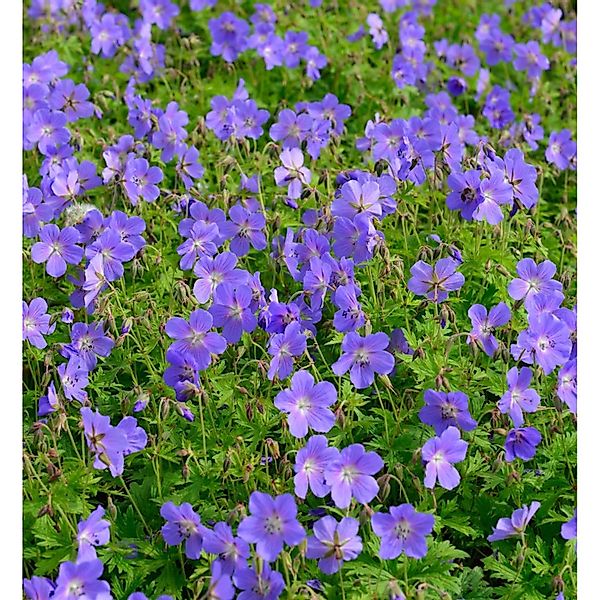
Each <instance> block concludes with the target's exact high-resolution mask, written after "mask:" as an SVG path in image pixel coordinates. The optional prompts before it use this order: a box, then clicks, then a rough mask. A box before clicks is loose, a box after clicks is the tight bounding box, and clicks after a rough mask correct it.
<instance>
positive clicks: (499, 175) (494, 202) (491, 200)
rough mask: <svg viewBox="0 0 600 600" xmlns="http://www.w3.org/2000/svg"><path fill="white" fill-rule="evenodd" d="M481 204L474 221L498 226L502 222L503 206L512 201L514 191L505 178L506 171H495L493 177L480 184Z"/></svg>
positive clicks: (476, 209) (475, 213) (474, 215)
mask: <svg viewBox="0 0 600 600" xmlns="http://www.w3.org/2000/svg"><path fill="white" fill-rule="evenodd" d="M479 192H480V199H481V202H479V204H478V205H477V206H476V207H475V210H474V211H473V219H475V220H476V221H487V222H488V223H489V224H490V225H497V224H498V223H500V221H502V219H503V218H504V215H503V214H502V209H501V206H502V205H503V204H509V203H510V202H511V201H512V197H513V189H512V187H511V185H510V184H509V183H507V181H506V180H505V178H504V171H501V170H500V169H493V171H492V173H491V176H490V177H489V178H487V179H483V180H482V181H481V183H480V184H479Z"/></svg>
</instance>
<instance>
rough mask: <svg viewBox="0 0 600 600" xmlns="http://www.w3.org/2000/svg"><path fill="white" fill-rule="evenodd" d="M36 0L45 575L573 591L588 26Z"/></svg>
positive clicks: (377, 589)
mask: <svg viewBox="0 0 600 600" xmlns="http://www.w3.org/2000/svg"><path fill="white" fill-rule="evenodd" d="M26 4H27V7H26V10H27V19H28V24H27V28H28V30H27V31H28V32H29V33H30V34H31V36H32V40H35V44H36V45H37V44H38V42H39V40H40V39H42V40H43V39H45V38H48V41H47V42H46V41H44V43H43V44H42V45H43V47H44V50H45V49H46V48H48V47H53V45H56V48H55V49H52V50H49V51H46V50H45V51H43V52H41V51H40V50H39V49H38V48H37V47H36V48H35V49H34V51H33V53H32V51H31V49H27V52H26V56H27V57H28V62H25V63H24V65H23V149H24V151H25V161H24V170H25V174H24V175H23V218H22V226H23V237H24V257H25V260H24V263H25V264H24V267H25V270H24V273H25V278H26V283H25V286H24V300H23V322H22V331H23V341H24V347H25V353H26V358H25V369H24V387H25V403H24V406H25V411H26V417H27V418H26V421H25V422H26V424H27V427H28V428H30V429H31V431H30V432H28V433H27V434H26V444H25V445H24V447H25V458H24V464H25V476H26V477H27V478H28V482H29V483H30V485H28V486H27V500H28V502H30V508H27V509H26V510H27V512H26V519H27V529H28V535H30V536H31V540H30V542H31V543H30V544H29V545H30V546H31V547H30V548H28V550H27V552H26V559H25V562H26V567H25V574H26V577H25V579H24V584H23V586H24V593H25V596H26V597H27V598H28V599H30V600H50V599H52V600H71V599H74V598H86V599H89V600H109V599H111V598H127V599H128V600H143V599H147V598H148V597H150V598H158V600H173V599H174V598H175V599H179V598H186V597H188V596H189V597H192V595H193V597H203V598H208V599H210V600H230V599H232V598H238V599H241V600H275V599H276V598H279V597H289V598H300V597H308V596H309V595H310V597H311V598H312V597H314V598H317V597H332V598H333V597H335V598H338V597H341V598H345V597H348V598H351V597H352V598H361V597H378V598H379V597H381V598H394V599H399V598H403V599H406V598H409V599H410V598H421V597H425V596H423V594H425V590H434V591H435V593H436V594H438V595H439V596H440V597H442V596H443V597H446V596H447V597H450V596H452V597H457V598H458V597H463V596H464V597H472V598H475V597H482V598H484V597H486V598H487V597H492V593H491V592H490V590H489V589H487V587H488V584H487V583H481V581H482V580H483V570H482V569H483V568H484V569H485V570H486V572H489V573H491V578H492V579H496V580H497V579H499V578H503V579H504V580H506V578H507V573H508V574H510V573H512V574H513V575H514V577H513V579H514V580H513V581H509V582H508V587H506V588H503V589H504V592H506V593H507V594H509V595H510V597H512V594H513V592H514V593H515V594H517V595H519V597H523V598H529V597H532V598H533V597H535V598H538V597H550V596H549V594H552V597H553V598H554V597H556V595H557V594H558V598H561V597H564V596H563V595H562V594H563V593H564V591H565V590H567V589H568V590H569V592H571V591H573V590H572V589H571V588H573V587H574V585H575V582H574V581H573V580H572V578H573V573H572V563H573V560H574V557H573V556H574V555H573V550H572V547H573V549H574V547H575V543H574V542H569V543H568V544H566V545H565V541H568V540H571V539H573V538H576V533H577V532H576V527H577V512H576V508H575V506H574V499H573V489H574V487H575V481H574V478H573V468H572V465H571V462H570V457H572V456H573V452H574V447H575V441H574V440H575V435H574V430H573V424H574V423H576V415H577V341H576V336H577V310H576V303H575V301H574V290H573V285H572V277H573V270H572V268H571V266H570V265H572V264H573V262H574V255H575V252H574V241H573V238H572V235H571V234H572V231H573V229H574V225H573V223H574V211H573V210H572V202H571V200H572V197H573V194H572V193H571V187H570V182H571V181H572V180H570V179H569V177H570V176H571V178H572V177H573V176H572V174H571V173H570V172H572V171H576V169H577V143H576V140H575V137H576V136H575V132H574V131H573V130H572V129H570V128H569V127H572V122H573V121H572V119H571V111H570V108H569V109H568V114H566V116H565V118H564V119H560V118H558V117H556V116H555V115H553V114H552V110H553V109H552V108H551V107H550V108H549V107H548V106H547V105H548V104H549V103H550V104H552V106H554V110H558V106H559V105H561V106H562V104H561V102H562V103H569V102H571V100H572V98H571V97H570V96H569V94H570V88H569V87H568V86H569V85H570V83H569V82H570V81H571V80H572V79H573V78H574V73H575V66H576V59H575V52H576V20H575V19H574V18H571V16H570V14H564V13H563V10H562V9H561V8H556V7H554V6H553V5H551V4H550V3H548V2H545V3H543V4H539V5H531V6H530V3H529V2H526V3H525V4H526V5H527V6H525V7H523V6H519V7H516V5H515V6H514V7H513V2H511V1H510V0H506V2H504V3H502V2H497V3H495V5H494V6H489V7H488V6H486V7H485V10H490V11H491V10H492V9H494V10H495V11H496V12H491V13H483V12H482V11H481V10H479V8H478V9H477V11H475V14H474V15H470V16H469V17H468V18H467V19H466V24H465V26H464V27H462V26H461V28H460V31H457V28H456V27H455V25H452V26H449V25H448V23H447V22H446V24H444V18H443V16H442V18H441V20H440V17H439V13H443V11H444V10H445V7H444V6H443V3H442V2H438V3H436V0H380V1H379V3H372V4H373V6H369V7H363V6H360V7H357V6H355V5H354V4H353V5H352V8H351V7H348V8H347V10H348V11H350V10H354V9H356V11H357V14H360V19H359V20H358V22H356V19H354V17H353V18H350V16H349V14H346V13H344V12H343V10H342V8H341V5H342V4H344V3H328V2H327V0H325V1H324V2H321V0H310V1H309V2H303V3H301V4H302V8H301V9H298V10H296V8H295V7H294V10H291V9H290V8H289V7H287V6H285V7H284V6H283V5H281V3H280V2H275V3H274V4H273V5H270V4H265V3H257V4H254V5H253V6H251V3H250V4H247V3H237V4H236V7H235V12H232V10H234V9H232V7H231V6H229V5H228V6H226V4H227V3H223V2H219V1H218V0H189V1H188V0H185V1H184V0H177V1H176V0H139V2H137V3H134V4H135V6H133V5H132V7H130V8H129V9H127V11H126V12H119V10H118V8H117V6H119V7H121V10H125V9H124V8H122V7H123V6H124V4H123V3H117V4H116V6H111V5H104V4H102V3H99V2H96V0H84V1H82V2H73V1H71V0H30V1H29V2H27V3H26ZM334 4H335V6H334ZM350 4H352V3H350ZM447 4H448V8H449V10H451V11H454V12H453V13H452V14H451V16H450V17H448V18H450V19H455V18H459V13H460V18H462V12H463V10H464V7H463V6H462V4H461V3H460V2H459V3H457V2H448V3H447ZM329 5H331V6H329ZM338 5H339V6H338ZM457 6H458V8H457ZM230 9H231V10H230ZM457 11H458V12H457ZM330 17H331V22H330V21H329V18H330ZM473 19H475V20H473ZM349 22H355V25H354V26H353V27H352V28H351V29H350V30H348V31H346V29H345V28H346V27H347V26H348V23H349ZM340 23H342V25H340ZM356 26H358V29H355V28H356ZM509 28H510V29H509ZM509 31H510V32H511V33H509ZM63 38H64V39H65V46H64V48H63V47H61V46H59V45H58V42H57V40H59V39H63ZM330 44H331V46H330ZM323 52H325V53H326V54H327V56H325V54H323ZM345 54H346V55H347V56H348V57H349V59H348V64H343V63H344V60H345V59H343V56H344V55H345ZM260 59H262V60H260ZM77 61H79V62H77ZM361 65H362V66H361ZM557 70H558V75H556V72H557ZM271 71H273V73H270V72H271ZM561 77H562V78H564V79H565V81H566V82H567V83H566V84H565V85H564V86H563V87H561V86H560V85H558V84H557V80H559V79H560V78H561ZM344 79H346V81H344ZM554 88H556V89H554ZM559 88H560V89H559ZM565 90H567V91H565ZM561 94H562V95H563V96H561ZM561 110H562V108H561ZM567 117H568V118H567ZM565 125H566V126H565ZM363 131H364V133H360V134H358V135H357V133H358V132H363ZM544 174H545V175H544ZM559 180H560V185H559V184H558V183H557V182H559ZM563 185H564V193H563V191H562V190H561V189H559V187H562V186H563ZM540 215H541V218H540ZM551 227H554V233H555V234H556V235H551V234H548V233H546V229H549V228H551ZM563 232H564V235H563ZM134 414H135V416H134ZM531 465H534V466H533V467H531ZM544 470H547V471H548V473H545V472H544ZM40 473H41V475H40ZM42 477H43V478H45V479H42ZM538 477H539V478H540V479H539V480H537V479H536V478H538ZM44 481H46V483H44ZM540 482H541V483H540ZM38 486H41V487H39V489H38ZM559 486H562V488H560V489H559ZM544 487H548V488H553V489H552V491H550V492H548V493H547V495H545V496H544V497H542V494H543V493H545V492H544ZM554 488H556V489H554ZM542 501H543V502H542ZM515 506H517V507H518V506H522V508H517V509H515V510H514V512H512V515H511V517H510V518H508V517H500V516H499V515H502V514H510V511H511V510H512V509H513V507H515ZM475 507H476V508H475ZM538 510H539V511H540V513H539V516H542V519H540V518H539V516H538V519H536V521H534V520H533V517H534V515H535V514H536V512H537V511H538ZM461 511H462V512H461ZM478 512H479V513H481V514H479V515H478V516H477V515H476V513H478ZM496 519H499V520H498V521H497V524H496V526H495V527H493V522H496ZM536 522H537V523H536ZM475 524H476V526H475ZM537 524H539V525H540V527H541V526H542V524H543V525H544V527H546V526H547V528H548V531H550V528H552V527H554V530H553V531H551V534H556V536H555V539H554V540H553V542H552V543H549V544H548V546H549V549H548V552H550V549H551V552H552V555H550V554H548V555H547V556H543V555H542V552H541V550H540V548H541V545H542V542H539V543H538V544H537V545H535V550H534V545H533V544H532V545H531V546H528V545H527V539H526V535H527V536H530V535H534V532H535V529H536V525H537ZM490 529H492V533H491V534H489V531H490ZM29 530H30V531H29ZM532 530H534V531H533V532H532ZM484 532H485V533H484ZM559 535H560V536H562V541H561V542H560V543H561V545H560V546H557V544H558V542H559V540H558V537H559ZM510 538H515V539H516V540H517V541H516V544H517V549H516V550H515V552H516V553H517V554H516V555H515V556H516V558H515V559H514V560H510V559H509V558H507V556H509V555H510V552H511V550H510V549H508V550H505V549H504V547H501V546H502V544H504V543H506V548H509V547H510ZM503 540H509V541H508V542H504V541H503ZM70 541H72V547H71V546H69V543H70ZM496 541H500V542H501V543H502V544H499V545H498V547H499V548H501V551H502V552H503V553H505V554H500V555H499V554H498V552H499V551H498V552H496V551H495V550H494V549H493V548H492V547H491V544H490V543H491V542H496ZM36 544H37V545H36ZM461 544H464V547H465V548H466V549H467V550H468V551H469V552H466V551H462V550H460V549H458V548H457V547H456V546H460V545H461ZM563 546H564V548H563ZM44 549H48V551H50V550H53V551H55V552H54V553H53V554H52V555H51V556H50V557H46V556H44ZM534 552H535V554H533V553H534ZM548 556H552V557H553V558H552V560H554V561H555V563H556V564H554V563H552V566H546V563H545V562H544V561H546V560H550V559H548ZM529 560H532V561H535V564H536V565H537V566H535V567H529V566H525V565H526V564H527V562H528V561H529ZM517 563H518V567H517V569H515V570H514V571H513V570H512V565H514V564H517ZM558 564H560V565H561V570H560V575H557V576H556V577H555V578H554V579H552V577H554V574H555V571H556V573H558V569H557V568H556V565H558ZM457 567H460V572H457V570H456V569H457ZM138 569H139V570H138ZM522 569H526V572H527V576H525V575H523V576H521V570H522ZM568 572H570V576H571V580H570V581H571V583H569V584H568V585H565V580H564V579H563V578H566V577H567V575H566V573H568ZM342 573H344V574H345V573H348V574H349V575H350V579H352V582H349V581H348V580H346V581H345V580H344V577H343V575H342ZM550 573H552V575H549V574H550ZM540 574H543V575H540ZM333 575H335V577H332V576H333ZM310 577H313V578H312V579H311V578H310ZM316 577H318V579H317V578H316ZM527 578H529V579H531V578H533V579H536V578H537V579H536V581H535V582H534V584H531V585H532V586H533V587H531V589H532V590H533V589H534V588H535V595H534V596H527V595H526V594H527V593H529V592H528V591H527V590H529V588H526V586H525V585H524V584H522V581H525V580H527V581H528V579H527ZM384 579H385V581H384ZM480 583H481V587H479V588H477V589H475V587H474V588H473V590H471V589H470V587H469V586H476V585H480ZM527 585H529V583H527ZM361 586H362V587H361ZM569 586H571V588H569ZM140 588H144V591H143V592H142V591H137V590H139V589H140ZM146 588H147V589H146ZM446 588H447V589H446ZM563 588H564V589H563ZM507 590H508V591H507ZM163 592H168V594H165V593H163ZM504 592H499V594H500V595H498V597H509V596H503V595H502V593H504ZM478 593H479V594H480V596H477V594H478ZM531 593H532V594H533V593H534V592H531ZM146 594H148V596H147V595H146ZM320 594H323V595H320ZM493 597H496V596H493ZM515 597H516V596H515Z"/></svg>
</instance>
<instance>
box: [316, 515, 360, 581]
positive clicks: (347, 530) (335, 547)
mask: <svg viewBox="0 0 600 600" xmlns="http://www.w3.org/2000/svg"><path fill="white" fill-rule="evenodd" d="M358 526H359V523H358V521H357V520H356V519H353V518H352V517H344V518H343V519H342V520H341V521H339V522H338V521H336V520H335V519H334V518H333V517H330V516H326V517H323V518H322V519H319V520H318V521H317V522H316V523H315V524H314V527H313V535H311V536H310V537H309V538H308V540H307V548H306V558H318V559H319V569H321V571H323V573H326V574H327V575H332V574H333V573H337V572H338V571H339V570H340V568H341V567H342V564H343V563H344V561H346V560H354V559H355V558H356V557H357V556H358V555H359V554H360V553H361V551H362V540H361V538H360V536H359V535H358Z"/></svg>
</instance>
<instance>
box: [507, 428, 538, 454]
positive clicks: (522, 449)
mask: <svg viewBox="0 0 600 600" xmlns="http://www.w3.org/2000/svg"><path fill="white" fill-rule="evenodd" d="M541 441H542V435H541V434H540V432H539V431H538V430H537V429H536V428H535V427H519V428H517V429H511V430H510V431H509V432H508V434H507V436H506V441H505V443H504V450H505V452H506V462H512V461H513V460H514V459H515V457H518V458H521V459H523V460H531V459H532V458H533V457H534V456H535V448H536V446H537V445H538V444H539V443H540V442H541Z"/></svg>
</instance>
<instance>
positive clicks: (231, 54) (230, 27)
mask: <svg viewBox="0 0 600 600" xmlns="http://www.w3.org/2000/svg"><path fill="white" fill-rule="evenodd" d="M208 28H209V29H210V34H211V37H212V45H211V47H210V53H211V54H212V55H213V56H222V57H223V59H224V60H225V61H227V62H229V63H230V62H233V61H234V60H235V59H236V58H237V57H238V56H239V54H240V53H241V52H243V51H244V50H246V48H247V46H248V33H249V31H250V26H249V25H248V23H247V22H246V21H244V19H239V18H238V17H236V16H235V15H234V14H233V13H231V12H224V13H222V14H221V16H220V17H219V18H218V19H210V20H209V21H208Z"/></svg>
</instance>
